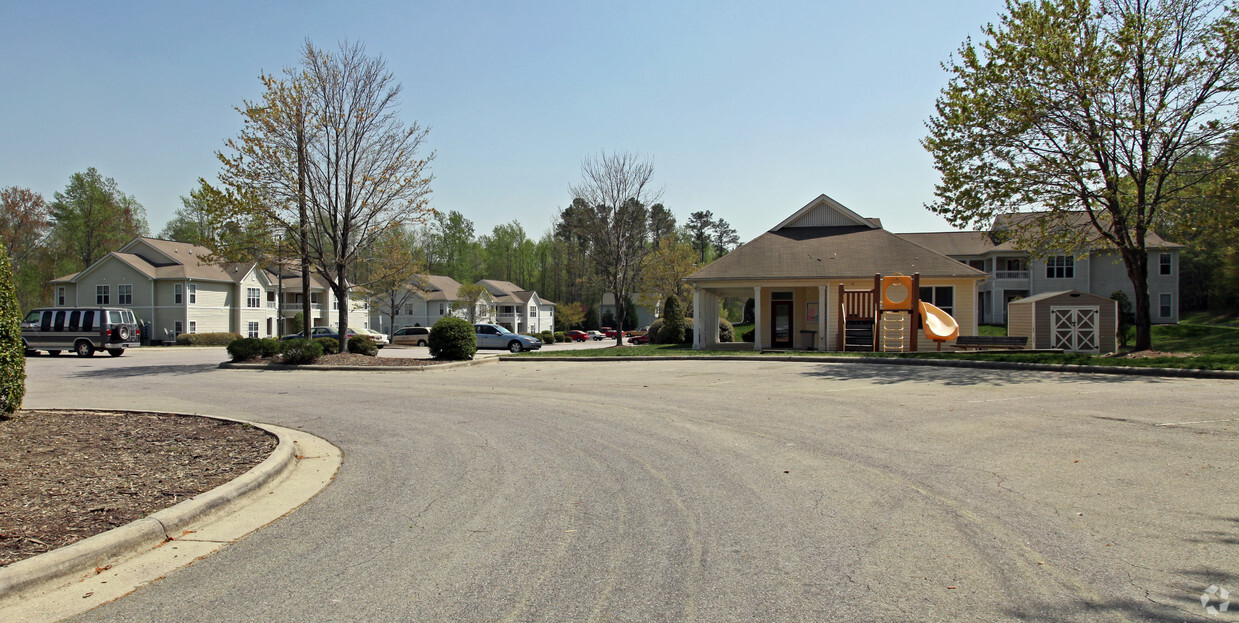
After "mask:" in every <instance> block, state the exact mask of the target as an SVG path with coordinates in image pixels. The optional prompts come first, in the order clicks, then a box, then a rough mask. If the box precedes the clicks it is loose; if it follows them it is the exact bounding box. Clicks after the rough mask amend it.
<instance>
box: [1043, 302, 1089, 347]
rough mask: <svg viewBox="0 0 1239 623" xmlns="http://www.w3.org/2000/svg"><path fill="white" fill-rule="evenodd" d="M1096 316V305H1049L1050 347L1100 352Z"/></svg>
mask: <svg viewBox="0 0 1239 623" xmlns="http://www.w3.org/2000/svg"><path fill="white" fill-rule="evenodd" d="M1098 316H1099V314H1098V311H1097V308H1096V307H1051V308H1050V333H1051V339H1050V348H1061V349H1063V350H1065V351H1069V352H1077V353H1096V352H1100V350H1101V349H1100V348H1098V334H1097V327H1098V323H1097V320H1098Z"/></svg>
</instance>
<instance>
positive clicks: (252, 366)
mask: <svg viewBox="0 0 1239 623" xmlns="http://www.w3.org/2000/svg"><path fill="white" fill-rule="evenodd" d="M496 361H499V358H498V357H495V356H487V357H482V358H481V359H470V360H469V361H453V362H450V363H435V364H431V365H428V366H320V365H313V364H312V365H308V366H291V365H287V364H282V363H232V362H231V361H225V362H223V363H221V364H219V367H220V368H223V369H225V370H280V371H296V370H341V371H354V372H433V371H435V370H450V369H452V368H466V367H469V366H479V365H482V364H484V363H494V362H496Z"/></svg>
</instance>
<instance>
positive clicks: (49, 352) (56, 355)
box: [47, 350, 60, 357]
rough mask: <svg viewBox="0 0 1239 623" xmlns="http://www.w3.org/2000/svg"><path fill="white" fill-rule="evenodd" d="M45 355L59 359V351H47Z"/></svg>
mask: <svg viewBox="0 0 1239 623" xmlns="http://www.w3.org/2000/svg"><path fill="white" fill-rule="evenodd" d="M47 354H49V355H51V356H53V357H59V356H60V351H58V350H49V351H47Z"/></svg>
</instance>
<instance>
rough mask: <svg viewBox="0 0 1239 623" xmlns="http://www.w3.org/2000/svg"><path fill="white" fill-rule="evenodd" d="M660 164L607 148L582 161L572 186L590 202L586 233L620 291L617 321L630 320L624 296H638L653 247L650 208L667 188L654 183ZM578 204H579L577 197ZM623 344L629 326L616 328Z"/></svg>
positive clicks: (610, 284)
mask: <svg viewBox="0 0 1239 623" xmlns="http://www.w3.org/2000/svg"><path fill="white" fill-rule="evenodd" d="M653 177H654V165H653V164H652V163H651V162H650V161H649V160H646V159H643V158H641V157H640V156H639V155H637V154H632V153H627V152H621V153H616V154H607V153H606V152H602V153H601V154H599V156H598V157H597V158H594V157H587V158H585V160H583V161H582V162H581V182H580V183H579V184H575V185H572V186H570V187H569V190H570V191H571V192H572V195H573V197H574V198H575V199H581V200H583V201H584V205H585V206H586V207H587V208H588V209H586V210H585V211H584V214H583V217H584V219H585V220H586V221H587V225H586V227H585V228H584V234H585V235H586V236H588V237H589V238H590V245H589V255H590V259H591V260H593V262H594V263H595V264H596V266H597V267H598V273H599V275H600V277H601V279H602V283H603V286H604V287H605V288H606V289H607V290H609V291H610V292H611V293H612V294H614V295H615V300H616V302H617V304H616V306H615V307H616V325H617V326H618V327H623V326H624V317H625V315H626V312H627V310H626V309H625V306H624V305H623V304H620V303H621V302H622V301H625V300H627V299H628V298H629V297H630V296H632V294H633V291H634V289H635V288H636V285H637V282H638V280H639V279H640V277H641V268H642V266H643V264H644V263H645V258H646V256H647V255H649V253H650V250H651V248H650V239H649V238H650V235H649V234H650V210H649V208H648V207H647V206H648V205H650V204H651V203H653V202H655V201H656V200H657V199H658V195H659V194H661V193H660V192H658V191H655V190H652V189H651V188H650V180H651V178H653ZM574 205H579V204H576V203H575V202H574ZM615 343H616V345H617V346H619V345H622V344H623V343H624V332H623V331H622V330H620V331H616V332H615Z"/></svg>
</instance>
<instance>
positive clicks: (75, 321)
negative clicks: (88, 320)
mask: <svg viewBox="0 0 1239 623" xmlns="http://www.w3.org/2000/svg"><path fill="white" fill-rule="evenodd" d="M81 321H82V312H80V311H77V310H73V311H71V312H69V330H70V331H77V328H78V326H80V325H81Z"/></svg>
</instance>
